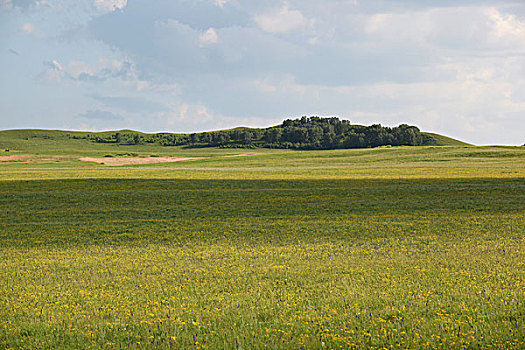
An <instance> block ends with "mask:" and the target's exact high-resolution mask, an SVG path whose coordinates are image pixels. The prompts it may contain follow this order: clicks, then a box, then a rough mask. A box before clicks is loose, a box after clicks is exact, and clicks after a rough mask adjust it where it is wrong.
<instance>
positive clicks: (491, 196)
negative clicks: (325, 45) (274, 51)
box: [0, 141, 525, 349]
mask: <svg viewBox="0 0 525 350" xmlns="http://www.w3.org/2000/svg"><path fill="white" fill-rule="evenodd" d="M46 142H47V141H46ZM84 146H85V147H86V149H83V148H82V147H84ZM98 147H99V145H96V144H88V145H86V144H79V145H76V146H73V145H71V144H69V143H68V144H66V145H64V147H63V148H62V153H61V156H62V157H64V158H61V159H60V160H59V161H58V162H56V161H43V162H34V163H20V162H16V163H2V164H0V256H1V258H0V346H1V347H3V348H7V349H11V348H17V349H18V348H22V349H44V348H45V349H49V348H71V349H88V348H103V349H113V348H126V349H127V348H130V349H143V348H159V349H169V348H174V349H179V348H192V349H198V348H199V349H203V348H208V349H217V348H218V349H221V348H224V349H234V348H261V349H264V348H269V349H289V348H297V349H299V348H306V349H318V348H327V349H333V348H355V349H371V348H372V349H382V348H428V349H432V348H447V349H448V348H450V349H465V348H468V349H490V348H505V349H507V348H510V349H512V348H513V349H521V348H524V347H525V331H524V330H525V318H524V314H525V304H524V301H525V263H524V262H525V249H524V248H525V244H524V243H525V236H524V235H525V164H524V163H525V162H523V160H524V158H525V149H523V148H520V147H468V148H464V146H461V147H415V148H409V147H400V148H381V149H367V150H338V151H321V152H295V151H285V150H256V151H253V150H250V151H249V152H250V153H251V152H256V153H260V155H257V156H250V157H224V155H228V154H235V153H245V152H246V151H244V150H218V149H204V150H186V149H180V148H168V150H166V149H165V148H164V147H156V148H155V147H151V146H140V145H139V146H129V147H127V148H124V147H120V149H114V148H112V147H110V145H105V147H101V148H98ZM148 147H151V148H148ZM56 149H60V145H59V143H58V142H57V144H56V145H54V146H52V147H51V146H49V147H47V146H46V147H44V146H42V144H40V146H39V147H38V149H32V148H31V147H27V148H25V149H23V150H19V151H18V152H19V154H22V153H23V154H28V155H31V156H32V157H35V158H38V157H49V156H52V155H54V152H55V150H56ZM118 153H136V154H137V155H139V156H140V155H143V154H158V155H174V156H183V155H184V156H203V157H207V158H205V159H202V160H197V161H191V162H180V163H167V164H155V165H148V166H124V167H107V166H103V165H97V164H94V163H85V162H80V161H78V160H75V158H78V157H80V156H83V155H89V156H100V157H103V156H104V155H106V154H113V155H115V156H116V154H118ZM10 154H12V153H10Z"/></svg>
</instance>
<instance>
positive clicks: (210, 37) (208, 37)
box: [199, 28, 218, 46]
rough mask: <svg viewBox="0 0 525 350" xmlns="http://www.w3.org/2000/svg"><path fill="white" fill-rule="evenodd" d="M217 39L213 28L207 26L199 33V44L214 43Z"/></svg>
mask: <svg viewBox="0 0 525 350" xmlns="http://www.w3.org/2000/svg"><path fill="white" fill-rule="evenodd" d="M217 40H218V36H217V32H216V31H215V29H213V28H209V29H208V30H207V31H205V32H204V33H202V34H201V35H199V43H200V46H206V45H211V44H216V43H217Z"/></svg>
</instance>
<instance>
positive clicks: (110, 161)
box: [79, 157, 204, 166]
mask: <svg viewBox="0 0 525 350" xmlns="http://www.w3.org/2000/svg"><path fill="white" fill-rule="evenodd" d="M203 158H204V157H125V158H124V157H104V158H93V157H81V158H79V160H81V161H83V162H95V163H98V164H104V165H109V166H115V165H135V164H154V163H171V162H182V161H186V160H198V159H203Z"/></svg>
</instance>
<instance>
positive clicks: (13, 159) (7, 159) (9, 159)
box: [0, 156, 29, 163]
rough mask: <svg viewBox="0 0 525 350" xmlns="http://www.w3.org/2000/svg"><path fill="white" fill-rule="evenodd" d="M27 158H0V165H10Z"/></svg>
mask: <svg viewBox="0 0 525 350" xmlns="http://www.w3.org/2000/svg"><path fill="white" fill-rule="evenodd" d="M28 158H29V156H0V163H12V162H19V161H21V160H22V161H23V160H27V159H28Z"/></svg>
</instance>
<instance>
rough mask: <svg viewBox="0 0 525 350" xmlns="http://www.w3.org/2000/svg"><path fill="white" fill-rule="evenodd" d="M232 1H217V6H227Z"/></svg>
mask: <svg viewBox="0 0 525 350" xmlns="http://www.w3.org/2000/svg"><path fill="white" fill-rule="evenodd" d="M229 1H230V0H215V5H217V6H219V7H223V6H224V5H226V4H227V3H228V2H229Z"/></svg>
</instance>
